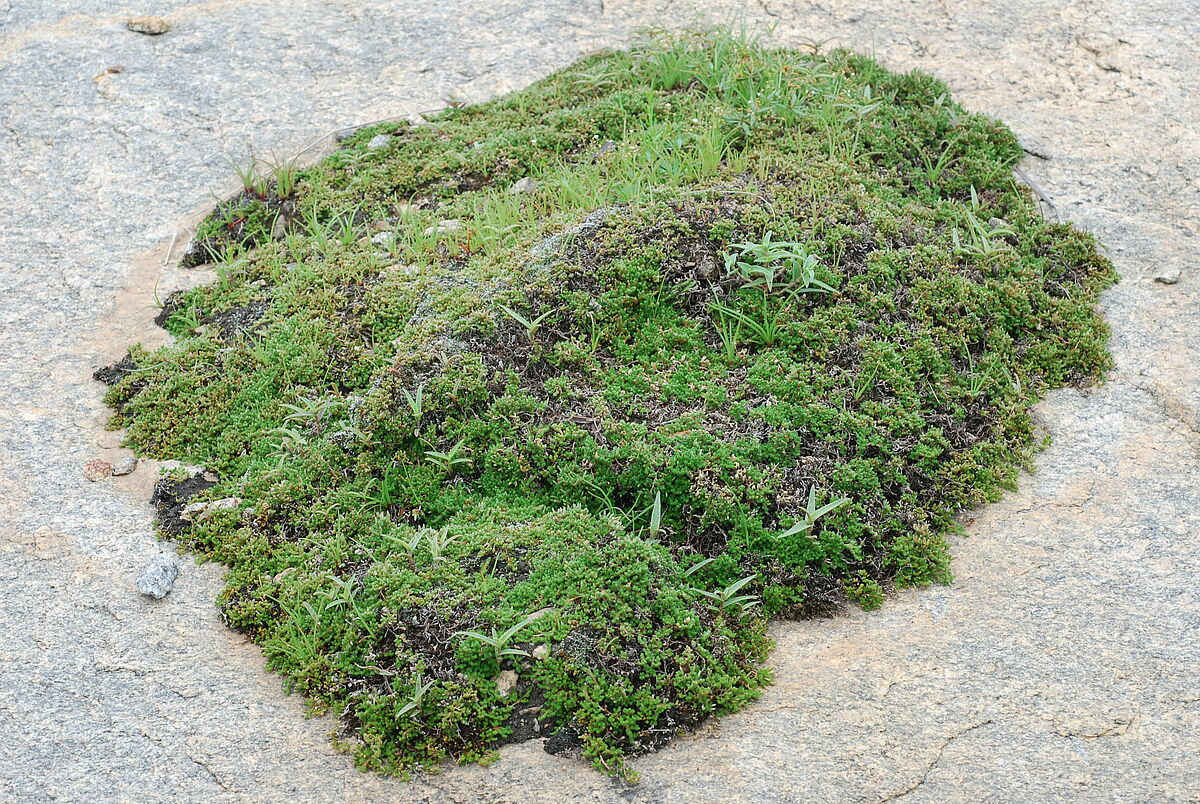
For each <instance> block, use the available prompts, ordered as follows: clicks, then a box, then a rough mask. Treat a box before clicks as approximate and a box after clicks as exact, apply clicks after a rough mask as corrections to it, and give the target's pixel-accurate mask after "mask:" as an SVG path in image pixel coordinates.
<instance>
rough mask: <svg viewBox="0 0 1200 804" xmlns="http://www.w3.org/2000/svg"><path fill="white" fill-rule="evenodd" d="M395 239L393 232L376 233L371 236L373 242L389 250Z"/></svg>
mask: <svg viewBox="0 0 1200 804" xmlns="http://www.w3.org/2000/svg"><path fill="white" fill-rule="evenodd" d="M395 238H396V235H395V234H393V233H392V232H376V233H375V234H373V235H371V242H372V243H374V244H375V245H377V246H379V247H381V248H387V247H388V246H389V245H391V243H392V240H394V239H395Z"/></svg>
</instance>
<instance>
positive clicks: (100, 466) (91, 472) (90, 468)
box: [83, 458, 113, 483]
mask: <svg viewBox="0 0 1200 804" xmlns="http://www.w3.org/2000/svg"><path fill="white" fill-rule="evenodd" d="M112 473H113V465H112V464H111V463H109V462H108V461H106V460H104V459H103V458H92V459H91V460H90V461H88V462H87V463H85V464H84V465H83V476H84V477H86V478H87V479H88V480H90V481H92V482H93V483H95V482H96V481H98V480H103V479H104V478H106V477H108V476H109V475H111V474H112Z"/></svg>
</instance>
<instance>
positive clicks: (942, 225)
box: [109, 34, 1114, 773]
mask: <svg viewBox="0 0 1200 804" xmlns="http://www.w3.org/2000/svg"><path fill="white" fill-rule="evenodd" d="M380 135H385V136H380ZM1020 156H1021V150H1020V148H1019V147H1018V145H1017V143H1016V141H1015V139H1014V137H1013V135H1012V134H1011V133H1010V132H1009V131H1008V130H1007V129H1006V128H1005V127H1004V126H1003V125H1001V124H999V123H997V122H995V121H993V120H990V119H987V118H984V117H981V116H979V115H975V114H970V113H968V112H966V111H964V110H963V109H962V108H961V107H959V106H957V105H956V104H955V103H954V102H953V101H951V100H950V99H949V97H948V95H947V91H946V88H945V86H943V85H942V84H941V83H939V82H938V81H936V80H934V79H933V78H930V77H929V76H927V75H922V74H915V73H914V74H908V75H896V74H893V73H890V72H888V71H886V70H884V69H883V68H881V67H880V66H879V65H877V64H876V63H875V62H873V61H871V60H870V59H867V58H864V57H861V56H857V55H854V54H852V53H848V52H843V51H838V52H833V53H829V54H802V53H798V52H793V51H781V50H770V49H766V48H764V47H761V46H759V45H757V44H755V43H752V42H746V41H739V40H737V39H734V38H731V37H729V36H726V35H721V34H697V35H689V36H685V37H682V38H661V39H653V40H647V41H644V42H642V43H640V44H639V45H637V46H636V47H634V48H633V49H632V50H630V51H627V52H620V53H608V54H602V55H598V56H596V57H594V58H590V59H587V60H585V61H583V62H580V63H578V64H576V65H574V66H572V67H570V68H568V69H566V70H563V71H562V72H559V73H557V74H555V75H553V76H551V77H550V78H547V79H546V80H544V81H541V82H539V83H538V84H535V85H534V86H532V87H530V88H528V89H526V90H524V91H522V92H519V93H516V94H513V95H510V96H507V97H504V98H501V99H499V100H496V101H493V102H490V103H486V104H482V105H479V106H468V107H463V108H452V109H448V110H446V111H445V112H443V113H441V114H439V115H438V116H436V117H435V118H433V119H432V120H430V121H428V122H427V123H425V124H422V125H416V126H413V125H408V124H404V123H401V124H387V125H379V126H374V127H372V128H370V129H367V130H363V131H360V132H358V133H357V134H356V135H355V136H353V137H352V138H350V139H348V140H346V141H345V142H343V143H342V144H341V146H340V148H339V149H338V150H337V151H335V152H334V153H333V154H331V155H330V156H329V157H327V158H326V159H325V160H324V161H322V162H321V163H320V164H318V165H317V166H315V167H313V168H311V169H307V170H303V171H295V170H294V169H293V168H291V167H290V166H286V165H285V166H281V167H278V168H277V169H276V170H275V171H274V173H273V175H272V176H271V177H269V178H267V179H262V180H248V181H247V190H246V192H245V193H243V194H241V195H239V197H237V198H235V199H233V200H231V201H230V202H228V203H226V204H223V205H222V206H221V207H219V208H218V209H217V210H216V211H215V212H214V214H213V215H212V216H211V217H210V218H209V220H208V221H206V222H205V224H204V226H203V227H202V229H201V232H200V236H199V238H198V241H197V242H198V244H199V249H198V250H197V251H195V252H193V253H194V254H198V255H200V257H199V258H202V259H209V258H215V262H216V267H217V270H218V273H219V277H220V278H219V280H218V281H216V282H215V283H213V284H212V285H210V286H207V287H203V288H199V289H197V290H193V291H189V292H187V293H184V294H181V295H177V296H173V297H172V298H171V299H170V300H169V302H168V305H167V306H166V308H165V310H164V314H163V321H164V324H165V326H166V327H167V328H168V329H169V330H170V331H171V332H172V333H174V335H175V336H176V337H177V342H176V343H175V344H174V345H172V346H169V347H166V348H163V349H160V350H158V351H155V352H146V351H143V350H140V349H137V348H135V349H134V350H133V351H132V353H131V358H132V366H134V368H133V370H132V371H131V372H130V373H128V374H127V375H124V376H123V378H121V379H119V380H118V381H117V382H116V384H115V385H114V386H113V388H112V390H111V392H110V394H109V401H110V402H111V404H112V405H113V406H114V407H115V408H116V410H117V411H118V413H117V415H116V416H115V418H114V420H113V424H114V426H118V427H127V428H128V443H129V445H131V446H133V447H134V448H136V449H137V450H139V451H140V452H142V453H144V454H147V455H153V456H156V457H162V458H176V459H182V460H185V461H188V462H191V463H195V464H203V465H204V466H206V467H208V468H209V469H210V470H211V471H213V472H215V473H216V475H217V476H218V477H219V482H218V483H217V484H216V485H215V486H212V487H211V488H206V489H205V490H204V491H203V492H202V493H201V494H200V496H199V497H197V498H196V499H209V500H216V499H224V498H237V499H238V500H239V501H240V502H232V503H225V504H223V505H222V506H217V507H214V508H213V509H212V511H210V512H206V514H205V515H204V516H194V517H193V521H191V522H189V523H183V524H182V525H181V526H180V527H179V528H178V530H179V531H180V533H179V536H178V538H180V539H181V541H182V542H183V543H184V544H186V545H187V546H188V547H190V548H191V549H193V550H195V551H197V552H199V553H201V554H203V555H205V556H209V557H211V558H214V559H216V560H218V561H220V562H222V563H224V564H226V565H228V566H229V568H230V572H229V576H228V588H227V589H226V590H225V592H224V593H223V595H222V597H221V600H220V605H221V608H222V611H223V612H224V615H225V617H226V619H227V620H228V622H229V623H230V625H232V626H233V627H235V628H238V629H241V630H243V631H245V632H246V633H248V634H249V635H251V636H252V637H253V638H254V639H255V640H256V641H257V642H258V643H259V644H260V645H262V647H263V649H264V651H265V652H266V654H267V656H268V657H269V659H270V664H271V666H272V667H273V668H275V669H276V670H278V671H279V672H281V673H283V674H284V675H285V676H287V678H288V679H289V680H290V682H291V684H292V685H293V687H294V688H295V689H297V690H299V691H300V692H302V693H303V694H304V695H306V696H307V697H308V698H309V699H310V700H311V701H312V703H313V706H314V708H316V709H318V710H325V709H329V708H332V709H333V710H334V711H335V712H336V714H337V715H339V716H340V718H341V722H342V723H343V725H344V729H343V732H342V734H341V737H340V739H341V741H342V742H343V743H344V744H345V745H346V746H347V747H348V748H349V749H350V750H353V751H354V752H355V755H356V756H357V757H358V759H359V760H360V762H361V764H362V765H363V766H364V767H367V768H372V769H377V770H382V771H389V772H398V773H404V772H407V771H409V770H411V769H413V768H414V767H418V766H423V767H426V768H435V767H437V766H438V764H439V763H441V762H442V761H443V760H445V759H446V758H456V759H480V758H485V757H487V756H489V754H490V752H491V751H492V750H493V749H494V747H495V746H496V745H498V744H500V743H502V742H504V741H506V740H513V739H520V738H523V737H529V736H533V735H538V734H543V735H544V734H551V733H553V734H554V735H555V740H554V743H555V744H556V745H572V744H574V745H578V746H580V747H582V750H583V751H584V753H585V754H586V755H587V756H588V757H589V758H591V759H592V760H594V761H595V762H596V763H598V764H600V765H602V766H604V767H606V768H609V769H610V770H617V769H619V768H621V762H622V757H624V756H625V755H628V754H630V753H636V752H639V751H645V750H648V749H652V748H654V747H656V746H658V745H660V744H661V743H663V742H665V741H666V740H667V739H669V738H670V736H671V735H672V734H674V733H676V732H677V731H678V730H680V729H685V728H688V727H691V726H693V725H695V724H696V723H698V722H700V721H701V720H703V719H704V718H706V717H708V716H710V715H713V714H722V713H726V712H730V711H733V710H735V709H737V708H739V707H741V706H743V705H744V704H746V703H747V702H748V701H750V700H752V699H753V698H755V696H756V695H757V694H758V691H759V689H760V688H761V686H762V685H763V684H765V683H766V682H767V681H768V673H767V672H766V670H765V669H764V668H763V666H762V661H763V659H764V657H765V655H766V653H767V651H768V649H769V647H770V643H769V641H768V639H767V637H766V623H767V620H768V618H771V617H773V616H805V615H811V614H814V613H821V612H827V611H830V610H831V609H833V608H835V607H837V606H838V605H840V604H841V603H842V602H844V601H846V600H853V601H857V602H858V603H860V604H861V605H864V606H868V607H870V606H875V605H878V604H879V603H880V602H881V601H882V599H883V596H884V593H885V591H886V590H887V588H888V587H889V585H891V584H902V585H911V584H926V583H930V582H945V581H947V580H948V579H949V572H948V559H947V550H946V543H945V540H944V537H945V535H946V534H947V533H948V532H950V531H951V530H953V528H954V520H953V517H954V515H955V513H956V512H957V511H959V510H960V509H962V508H963V507H964V506H970V505H975V504H977V503H980V502H983V501H986V500H991V499H994V498H995V497H996V496H997V495H998V494H999V493H1000V492H1001V490H1002V489H1003V488H1004V487H1006V486H1008V485H1011V483H1012V482H1013V481H1014V479H1015V476H1016V472H1017V469H1018V468H1019V466H1020V465H1021V464H1022V463H1024V462H1026V461H1027V460H1028V458H1029V457H1030V455H1031V454H1032V452H1033V450H1034V449H1035V448H1036V447H1037V446H1038V444H1037V443H1036V439H1035V437H1034V432H1033V426H1032V424H1031V419H1030V408H1031V406H1032V405H1033V404H1034V403H1035V402H1036V401H1037V399H1038V398H1039V396H1040V395H1041V394H1042V393H1043V392H1044V391H1045V390H1047V389H1049V388H1053V387H1057V386H1062V385H1067V384H1076V385H1077V384H1082V383H1086V382H1088V381H1090V380H1093V379H1095V378H1097V377H1099V376H1100V375H1101V374H1102V372H1103V371H1104V370H1105V368H1106V367H1107V365H1108V357H1107V354H1106V352H1105V349H1104V342H1105V337H1106V330H1105V327H1104V324H1103V323H1102V321H1101V320H1100V318H1099V317H1098V316H1097V314H1096V312H1095V311H1094V309H1093V304H1094V302H1095V300H1096V297H1097V294H1098V293H1099V292H1100V291H1101V290H1102V289H1103V288H1104V287H1106V286H1107V285H1109V284H1110V283H1111V282H1113V281H1114V273H1113V271H1112V268H1111V266H1110V265H1109V264H1108V262H1106V261H1105V260H1104V259H1103V258H1102V257H1100V256H1099V255H1098V254H1097V251H1096V247H1095V244H1094V243H1093V241H1092V240H1091V238H1090V237H1088V236H1087V235H1085V234H1082V233H1080V232H1078V231H1076V230H1074V229H1072V228H1071V227H1069V226H1066V225H1061V224H1056V223H1048V222H1047V221H1045V220H1043V219H1042V217H1041V216H1040V214H1039V212H1038V209H1037V206H1036V204H1035V203H1034V202H1033V201H1032V200H1031V198H1030V196H1029V194H1028V192H1027V191H1026V190H1025V189H1024V188H1023V187H1022V186H1020V185H1018V184H1016V183H1015V182H1014V180H1013V178H1012V175H1011V169H1012V167H1013V165H1014V164H1015V163H1016V162H1017V160H1018V159H1019V158H1020ZM527 177H528V178H532V179H533V182H532V183H531V182H521V183H520V184H518V185H517V186H516V187H514V184H516V183H517V182H518V181H519V180H522V179H525V178H527ZM531 184H532V186H531ZM175 524H180V523H175ZM514 671H515V676H514Z"/></svg>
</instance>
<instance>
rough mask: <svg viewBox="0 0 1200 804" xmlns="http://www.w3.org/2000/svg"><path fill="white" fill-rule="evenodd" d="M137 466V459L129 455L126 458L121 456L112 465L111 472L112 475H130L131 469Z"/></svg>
mask: <svg viewBox="0 0 1200 804" xmlns="http://www.w3.org/2000/svg"><path fill="white" fill-rule="evenodd" d="M137 467H138V459H137V458H135V457H133V456H132V455H130V456H129V457H128V458H122V459H121V460H119V461H117V463H116V465H114V466H113V471H112V473H113V474H114V475H131V474H133V470H134V469H137Z"/></svg>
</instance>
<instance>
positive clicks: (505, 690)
mask: <svg viewBox="0 0 1200 804" xmlns="http://www.w3.org/2000/svg"><path fill="white" fill-rule="evenodd" d="M519 680H520V677H519V676H518V675H517V672H516V671H515V670H505V671H503V672H502V673H500V675H498V676H496V689H497V690H498V691H499V692H500V697H502V698H507V697H508V696H509V695H510V694H511V693H512V691H513V690H515V689H516V688H517V681H519Z"/></svg>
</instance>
